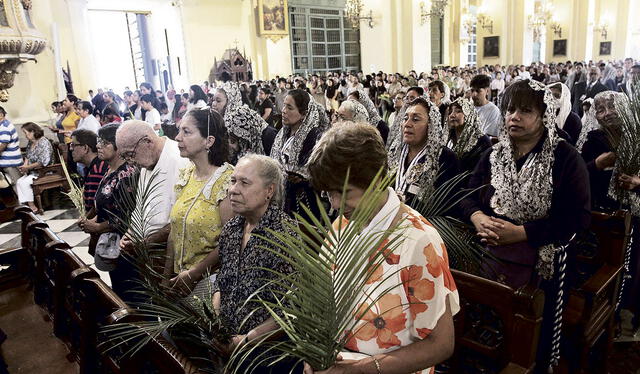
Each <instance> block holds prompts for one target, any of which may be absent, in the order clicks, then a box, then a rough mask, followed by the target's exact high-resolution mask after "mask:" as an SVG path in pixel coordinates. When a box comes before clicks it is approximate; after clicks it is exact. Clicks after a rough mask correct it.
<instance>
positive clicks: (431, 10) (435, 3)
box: [420, 0, 449, 25]
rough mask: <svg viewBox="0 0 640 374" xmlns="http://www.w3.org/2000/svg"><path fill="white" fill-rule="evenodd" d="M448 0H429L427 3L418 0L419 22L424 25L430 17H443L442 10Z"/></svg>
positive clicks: (443, 10)
mask: <svg viewBox="0 0 640 374" xmlns="http://www.w3.org/2000/svg"><path fill="white" fill-rule="evenodd" d="M448 4H449V0H430V1H428V4H425V2H424V1H422V2H420V24H421V25H424V24H425V23H427V20H428V19H429V18H431V17H434V18H441V19H442V18H444V12H445V9H446V7H447V5H448Z"/></svg>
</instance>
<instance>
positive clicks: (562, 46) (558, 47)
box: [553, 39, 567, 56]
mask: <svg viewBox="0 0 640 374" xmlns="http://www.w3.org/2000/svg"><path fill="white" fill-rule="evenodd" d="M553 55H554V56H566V55H567V39H559V40H554V41H553Z"/></svg>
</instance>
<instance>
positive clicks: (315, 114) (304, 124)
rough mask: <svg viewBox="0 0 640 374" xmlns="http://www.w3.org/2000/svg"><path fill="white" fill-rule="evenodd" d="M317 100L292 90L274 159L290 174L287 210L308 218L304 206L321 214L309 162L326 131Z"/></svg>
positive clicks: (284, 108) (285, 109) (287, 189)
mask: <svg viewBox="0 0 640 374" xmlns="http://www.w3.org/2000/svg"><path fill="white" fill-rule="evenodd" d="M316 105H317V104H316V103H315V101H314V100H313V99H312V98H311V96H310V95H309V94H308V93H306V92H304V91H302V90H291V91H289V93H288V94H287V96H286V97H285V99H284V107H283V108H282V124H283V127H282V129H280V132H278V135H277V136H276V139H275V143H274V144H273V148H272V149H271V157H273V158H274V159H275V160H277V161H278V162H280V164H281V165H282V168H283V169H284V171H285V172H286V173H287V180H286V182H285V201H284V211H285V212H287V213H289V214H293V213H299V214H302V215H306V214H305V213H304V209H303V208H302V204H304V205H306V206H307V207H308V208H310V209H311V211H312V212H313V214H316V213H318V206H317V203H316V197H315V192H314V190H313V187H311V184H310V183H309V173H308V171H307V168H306V166H305V165H306V163H307V160H308V159H309V156H310V155H311V151H312V150H313V147H314V146H315V144H316V141H317V139H318V138H319V137H320V135H321V134H322V132H323V131H324V130H325V128H324V124H323V123H322V121H321V117H320V113H319V110H322V111H323V112H324V107H322V108H319V109H318V108H316Z"/></svg>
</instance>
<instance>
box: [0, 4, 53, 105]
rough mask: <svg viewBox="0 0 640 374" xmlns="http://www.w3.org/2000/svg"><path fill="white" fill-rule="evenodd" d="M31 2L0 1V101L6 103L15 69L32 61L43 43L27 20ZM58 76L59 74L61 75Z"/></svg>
mask: <svg viewBox="0 0 640 374" xmlns="http://www.w3.org/2000/svg"><path fill="white" fill-rule="evenodd" d="M32 6H33V4H32V3H31V0H12V1H7V0H0V29H1V32H0V101H2V102H6V101H8V100H9V91H7V90H8V89H9V88H11V87H13V81H14V78H15V75H16V74H17V73H18V67H19V66H20V65H22V64H23V63H25V62H27V61H35V59H36V55H37V54H39V53H40V52H42V51H43V50H44V48H45V47H46V45H47V41H46V39H45V38H44V36H43V35H42V34H41V33H40V32H39V31H38V30H36V27H35V26H34V24H33V21H32V19H31V8H32ZM61 73H62V72H61Z"/></svg>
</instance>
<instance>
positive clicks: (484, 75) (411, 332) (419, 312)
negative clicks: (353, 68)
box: [0, 58, 640, 373]
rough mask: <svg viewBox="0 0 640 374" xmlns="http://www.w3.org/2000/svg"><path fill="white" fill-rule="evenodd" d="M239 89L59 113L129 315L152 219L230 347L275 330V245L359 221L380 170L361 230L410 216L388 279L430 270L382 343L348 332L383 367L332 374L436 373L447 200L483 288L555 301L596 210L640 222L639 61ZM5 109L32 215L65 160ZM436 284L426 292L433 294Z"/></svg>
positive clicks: (12, 170) (447, 294) (7, 139)
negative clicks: (41, 190) (624, 126)
mask: <svg viewBox="0 0 640 374" xmlns="http://www.w3.org/2000/svg"><path fill="white" fill-rule="evenodd" d="M228 78H229V77H223V79H222V81H220V82H212V83H211V84H210V83H208V82H205V84H203V85H202V86H200V85H193V86H191V87H190V88H189V90H188V92H180V93H178V92H176V91H175V90H174V89H169V90H167V91H166V92H162V91H160V90H154V88H153V87H152V86H151V85H150V84H148V83H143V84H141V85H140V87H139V89H138V90H135V91H130V90H126V91H125V92H124V93H123V94H122V95H121V96H120V95H118V94H116V93H114V92H112V91H108V90H106V91H103V90H98V91H97V94H96V95H94V96H92V97H91V98H90V100H86V101H83V100H79V99H78V98H77V97H76V96H74V95H71V94H70V95H68V96H67V97H66V98H65V99H64V100H63V101H62V102H55V103H53V104H52V109H53V110H54V111H55V113H57V114H58V117H57V119H56V122H55V123H54V124H52V125H51V126H50V127H51V129H52V131H54V132H55V133H57V135H58V140H59V142H60V144H61V146H60V147H61V148H60V149H62V150H63V151H65V152H66V153H65V154H66V157H65V159H66V162H67V164H68V167H69V169H70V170H74V171H77V172H78V173H79V174H80V175H82V177H83V180H84V186H85V187H84V193H85V205H86V212H87V215H86V217H87V218H86V219H83V220H82V221H81V222H79V225H80V227H81V228H82V229H83V230H84V231H86V232H87V233H90V234H91V236H92V244H91V246H92V248H91V251H92V253H95V256H96V263H99V262H100V261H102V262H104V260H105V259H100V257H101V256H102V255H103V253H104V251H105V247H109V246H111V248H106V249H109V250H114V248H113V247H117V248H116V250H117V251H118V252H120V253H121V255H120V257H119V258H118V259H116V261H115V263H112V264H111V265H110V266H109V267H108V270H110V275H111V281H112V287H113V289H114V291H115V292H116V293H117V294H118V295H119V296H121V297H122V299H123V300H125V301H126V302H135V301H136V300H137V298H138V297H139V293H136V292H135V291H136V287H138V286H137V285H136V284H135V282H134V281H135V279H136V278H137V277H139V276H140V274H139V270H138V269H135V268H134V266H133V265H132V262H131V261H127V260H126V259H125V258H126V257H127V256H133V255H134V252H133V248H134V242H133V238H132V234H131V232H130V231H128V230H130V228H129V229H127V228H123V227H122V225H121V224H120V222H119V221H120V220H119V218H122V217H127V216H131V215H135V214H136V213H135V212H134V211H133V210H135V209H137V210H140V211H143V212H145V213H146V216H147V217H150V219H149V222H148V227H147V231H145V232H144V233H143V234H144V236H145V243H146V244H149V245H150V244H152V243H156V244H158V245H160V246H163V247H164V246H166V248H167V249H166V254H167V256H166V258H167V260H166V264H165V265H164V276H165V277H166V280H167V282H169V284H171V285H174V286H176V287H180V288H183V289H184V293H185V295H189V294H195V295H198V294H202V293H203V292H208V290H209V289H211V288H212V289H213V292H214V294H213V307H214V309H215V310H216V312H217V313H219V314H220V315H221V316H223V317H224V319H225V321H227V322H228V325H229V328H230V329H231V330H232V331H233V332H234V334H235V335H234V337H233V339H232V345H242V344H247V343H248V342H250V341H253V340H257V339H260V337H261V336H263V335H264V334H266V333H268V332H269V331H272V330H273V329H275V328H277V324H276V323H275V321H274V319H273V317H271V316H270V314H269V313H268V312H267V311H266V310H262V311H258V312H255V311H253V312H252V310H251V309H250V308H248V307H247V305H246V304H245V301H246V300H247V298H249V297H250V296H251V295H253V294H254V293H255V292H256V291H260V292H262V295H263V297H264V298H265V299H266V300H270V299H273V298H275V297H276V296H275V295H277V294H278V293H277V292H268V291H266V290H265V289H264V286H265V283H267V279H269V278H272V277H274V273H273V272H269V271H266V270H264V269H265V268H270V269H275V270H277V272H278V273H280V274H288V273H290V272H291V269H290V267H289V266H288V264H287V262H286V261H283V259H282V257H281V256H278V255H277V254H276V253H277V246H274V242H277V240H278V239H277V237H275V236H274V234H273V233H274V232H283V231H287V230H289V226H288V225H287V223H291V222H293V221H292V220H294V219H295V218H296V217H303V218H310V219H312V218H313V217H315V218H318V219H320V210H321V208H322V207H326V208H327V209H328V210H329V211H331V212H333V214H335V212H338V211H342V212H343V217H335V216H334V217H333V218H336V219H337V220H340V219H346V220H347V221H348V220H349V219H350V218H351V215H352V214H353V213H354V212H355V211H356V208H357V207H358V204H359V203H360V200H361V198H362V196H363V195H364V193H365V191H366V190H367V188H368V187H369V184H370V183H371V182H372V181H374V180H376V176H377V175H378V172H380V171H382V174H384V175H393V176H395V177H394V178H395V179H394V182H393V183H392V184H391V186H389V187H388V189H387V191H386V193H384V194H383V197H382V199H381V201H380V204H379V206H378V208H377V210H376V211H375V212H374V214H373V216H374V218H373V219H372V220H371V221H370V222H369V226H368V227H367V229H366V230H380V231H384V230H386V229H388V228H389V227H391V226H392V224H396V223H398V222H405V221H406V223H407V225H404V226H402V227H404V229H403V230H404V231H403V232H402V235H404V242H403V244H402V245H401V246H400V247H399V248H398V249H395V250H394V254H397V255H398V256H399V258H401V260H398V261H399V262H393V263H392V262H389V261H387V263H385V271H391V272H393V271H396V272H399V271H400V270H401V269H403V268H411V267H415V268H416V269H418V270H419V272H417V273H416V274H413V275H412V276H411V279H410V281H411V282H413V284H414V285H415V288H414V286H412V287H407V286H406V284H405V285H404V286H405V287H402V286H399V287H398V288H397V289H394V290H393V291H392V292H390V293H389V295H391V296H389V297H383V298H382V299H380V300H381V302H382V300H385V302H386V304H385V308H387V307H388V308H390V309H388V310H392V309H393V310H396V309H397V310H399V311H398V312H396V311H393V312H389V314H387V313H381V314H380V316H379V319H380V320H381V321H382V323H381V322H380V321H378V320H376V321H373V320H372V321H370V322H368V323H369V324H370V325H371V326H369V327H370V329H369V330H366V329H363V330H362V331H369V333H364V332H361V333H357V334H355V335H353V336H352V337H351V338H350V340H349V342H348V344H347V347H348V348H350V349H351V350H354V351H357V352H361V353H365V354H368V355H369V356H370V357H369V358H365V359H362V360H357V361H349V360H345V361H340V362H337V363H336V367H334V368H333V369H331V370H336V372H344V373H349V372H357V371H356V370H359V369H360V368H364V367H366V368H368V369H371V370H369V371H370V372H375V370H376V369H377V372H378V373H380V372H419V371H421V370H422V372H424V373H427V372H429V368H431V367H433V366H434V365H436V364H438V363H439V362H442V361H443V360H444V359H446V358H447V357H448V356H449V355H450V354H451V352H452V349H453V337H454V335H453V323H452V315H453V314H455V313H456V312H457V311H458V310H459V300H458V294H457V291H456V288H455V284H454V282H453V280H452V277H451V274H450V271H449V261H448V254H447V252H446V249H445V245H444V244H443V241H442V238H441V237H440V235H439V233H438V232H437V230H435V229H434V228H433V227H432V226H431V225H430V224H429V222H428V221H427V220H426V219H425V218H424V217H423V216H422V215H421V213H420V204H421V203H422V201H423V200H424V199H426V198H428V197H429V196H431V195H433V194H434V193H435V191H437V190H439V189H442V188H443V186H447V187H446V189H447V191H448V192H447V193H448V194H455V193H456V191H461V190H464V189H466V188H468V191H469V192H468V193H466V194H465V197H464V199H462V200H461V201H459V202H457V203H455V204H453V203H452V204H451V206H450V207H449V209H448V210H447V214H449V215H452V216H455V217H456V218H458V219H460V220H461V221H463V222H466V223H468V224H469V227H470V228H472V230H473V231H474V233H475V234H476V235H477V237H478V238H479V240H480V242H481V243H482V244H483V245H484V246H486V248H487V250H488V251H490V252H491V253H492V255H493V256H492V257H491V258H492V260H488V259H487V261H486V262H487V263H486V264H482V265H483V266H482V269H481V272H482V275H483V276H485V277H488V278H491V279H494V280H497V281H499V282H502V283H505V284H507V285H509V286H511V287H514V288H517V287H520V286H523V285H525V284H532V285H534V286H538V287H541V288H543V289H545V290H546V288H545V284H548V283H549V282H551V280H552V279H553V277H554V261H555V253H556V252H557V249H558V247H559V246H562V245H564V244H566V243H568V242H569V240H570V239H571V238H572V237H573V236H574V234H577V233H580V232H583V231H584V230H586V229H588V227H589V223H590V217H591V215H590V214H591V212H592V211H596V210H606V211H609V210H615V209H619V208H621V207H624V208H627V209H629V210H630V211H631V212H632V213H633V214H634V216H635V217H638V216H639V215H640V195H639V193H640V176H638V175H626V174H624V173H622V172H621V171H619V170H618V164H617V163H616V153H615V151H616V149H615V146H614V144H611V140H610V138H609V137H608V136H607V134H608V133H610V132H611V131H615V130H616V129H620V127H621V116H622V109H621V108H623V107H624V106H625V103H629V100H638V97H637V96H636V95H638V94H640V93H639V92H640V91H638V86H636V84H640V83H638V82H640V64H638V63H636V62H634V61H633V60H632V59H629V58H627V59H625V60H624V61H609V62H600V63H594V62H588V63H585V62H567V63H558V64H540V63H536V64H532V65H531V66H529V67H526V66H524V65H520V66H508V67H505V66H500V65H495V66H484V67H478V68H476V67H442V68H434V69H433V70H432V71H431V72H430V73H421V74H417V73H416V72H415V71H411V72H409V74H407V75H402V74H399V73H396V74H386V73H383V72H378V73H375V74H370V75H365V74H363V73H361V72H358V73H355V72H354V73H346V72H345V73H328V74H326V75H324V76H319V75H311V76H306V77H305V76H299V75H295V76H290V77H287V78H285V77H279V78H276V79H274V80H271V81H256V82H233V81H231V80H230V79H228ZM91 94H93V92H91ZM627 106H628V105H627ZM5 115H6V113H5V112H4V110H2V109H1V108H0V127H2V129H1V131H0V152H2V153H1V154H0V166H1V167H2V170H3V171H5V174H6V175H8V176H9V177H10V178H11V179H13V178H16V180H15V185H16V187H17V192H18V198H19V200H20V202H21V203H26V204H29V205H30V206H31V208H32V209H33V210H34V211H38V210H39V209H41V208H42V207H37V206H35V204H34V202H33V193H32V192H31V187H30V184H31V183H32V181H33V179H34V178H36V174H34V173H33V170H34V169H36V168H38V167H41V166H46V165H48V164H49V163H50V162H51V154H52V153H51V152H52V149H51V143H50V142H49V141H47V140H46V139H45V138H44V137H43V131H42V129H41V128H40V126H38V125H37V124H33V123H29V124H25V125H23V126H22V132H23V133H24V136H25V137H26V138H27V139H28V146H27V150H26V157H25V158H24V162H23V159H22V157H21V156H17V155H19V151H18V150H19V148H17V142H18V134H17V132H16V130H15V128H14V127H13V125H12V124H11V123H10V122H9V121H8V119H6V118H4V117H5ZM620 136H622V137H624V136H625V134H624V133H623V134H621V135H620ZM347 175H348V179H347ZM461 175H462V178H459V179H460V180H461V181H462V182H460V183H458V185H456V186H453V187H451V186H450V185H448V183H449V184H450V182H451V181H452V180H454V179H456V178H457V177H459V176H461ZM345 180H346V183H347V185H346V189H345V188H343V187H344V184H345ZM151 183H154V184H157V186H155V187H156V188H153V189H152V190H151V192H150V193H149V199H151V200H152V201H153V203H151V204H149V203H146V204H140V205H139V206H136V207H135V209H133V210H132V208H131V207H130V206H128V205H126V204H124V203H122V200H123V199H124V197H125V196H131V195H135V194H136V190H137V191H138V192H137V193H138V196H140V190H141V189H144V188H146V187H148V185H149V184H151ZM145 186H146V187H145ZM611 186H616V187H618V188H619V189H621V191H623V192H615V191H618V189H617V188H613V189H612V188H611ZM612 191H614V192H613V193H612ZM450 201H457V200H456V199H451V200H450ZM341 209H342V210H341ZM634 222H637V220H636V221H634ZM636 225H637V223H636ZM636 231H638V230H636ZM290 234H291V235H294V233H290ZM637 242H638V241H636V243H637ZM110 243H111V244H110ZM114 243H116V244H114ZM268 247H270V248H273V251H266V250H264V248H268ZM427 249H429V250H427ZM639 255H640V253H639V251H638V248H637V247H636V248H635V249H634V253H633V257H632V266H631V273H630V274H631V277H632V282H630V283H631V284H630V287H628V288H627V289H626V295H625V299H624V300H625V304H624V306H625V307H626V308H628V309H629V310H631V311H632V312H633V313H635V319H634V322H635V326H636V328H637V327H638V326H640V304H638V300H640V274H638V272H639V271H640V256H639ZM105 266H106V265H105ZM387 268H388V269H387ZM423 268H424V271H422V269H423ZM434 269H437V271H436V270H434ZM214 270H217V271H216V272H215V274H216V275H214V276H210V275H209V274H210V273H213V272H214ZM375 281H376V280H375V279H374V280H373V281H372V282H375ZM378 281H379V280H378ZM408 281H409V280H406V282H408ZM403 282H404V281H403ZM423 284H427V285H429V287H431V288H430V290H431V291H423V290H420V289H419V285H420V287H422V285H423ZM362 292H373V291H370V290H362ZM378 292H379V291H378ZM374 293H375V292H374ZM372 295H373V294H372ZM371 298H372V300H373V299H377V298H376V296H375V295H373V296H371ZM409 303H411V306H410V307H409V306H408V304H409ZM400 314H401V315H402V318H400V320H401V323H399V324H398V322H397V320H395V322H396V324H398V325H397V326H395V325H394V330H393V331H392V332H391V334H392V335H393V336H392V337H391V338H389V339H387V340H384V341H382V340H381V338H380V337H377V336H378V335H377V334H376V333H375V331H376V329H384V328H385V323H384V321H385V318H391V315H394V316H395V317H394V318H396V319H397V318H399V317H398V315H400ZM545 318H547V317H545ZM385 331H387V330H385ZM387 332H388V331H387ZM543 334H544V333H543ZM376 337H377V338H376ZM418 351H419V352H421V354H415V352H418ZM337 370H342V371H337ZM372 370H373V371H372ZM305 371H306V372H312V369H310V368H309V367H306V368H305ZM331 372H333V371H331Z"/></svg>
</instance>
